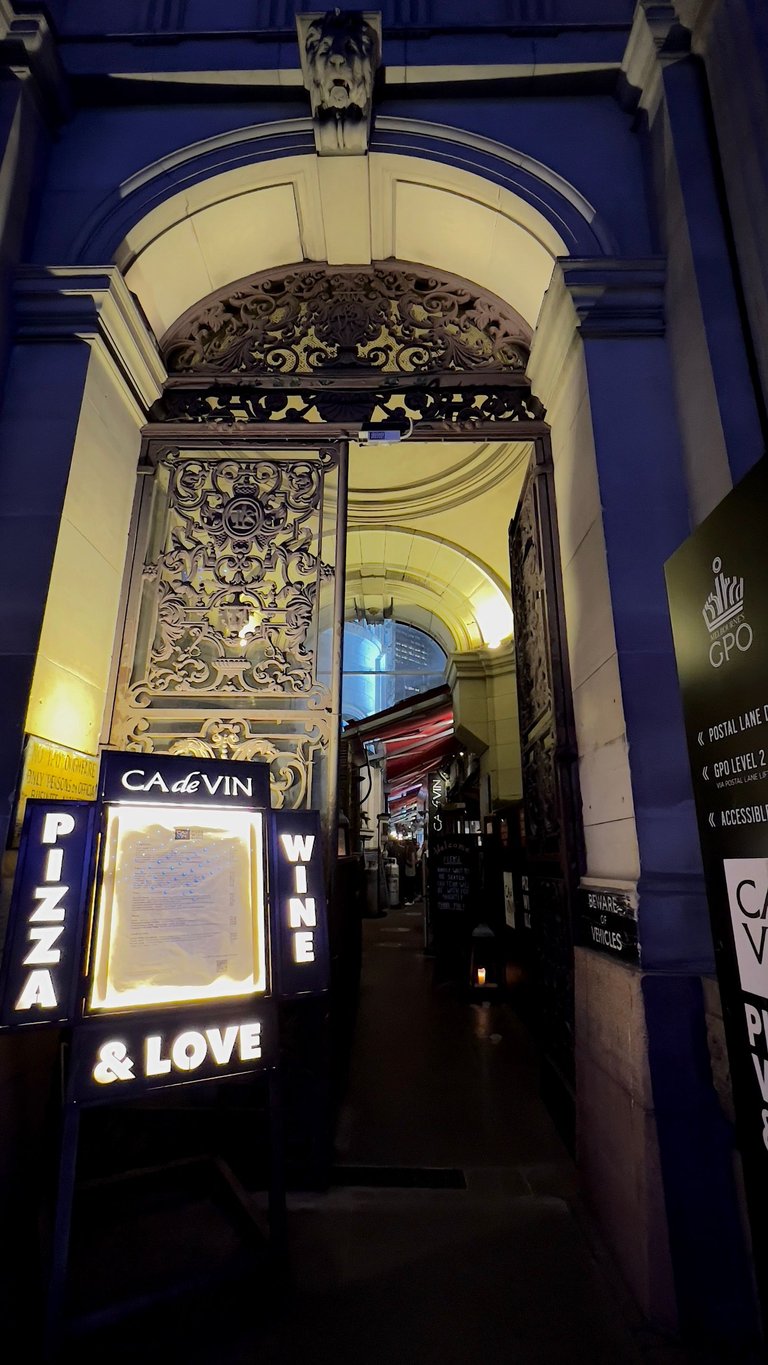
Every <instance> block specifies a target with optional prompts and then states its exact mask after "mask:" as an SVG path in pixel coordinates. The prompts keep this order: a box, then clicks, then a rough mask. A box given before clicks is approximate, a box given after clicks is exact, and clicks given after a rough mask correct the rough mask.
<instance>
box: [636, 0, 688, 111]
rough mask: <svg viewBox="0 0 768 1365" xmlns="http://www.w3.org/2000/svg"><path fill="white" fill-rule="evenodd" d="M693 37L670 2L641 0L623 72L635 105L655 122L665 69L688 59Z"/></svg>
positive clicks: (664, 0) (665, 0) (666, 0)
mask: <svg viewBox="0 0 768 1365" xmlns="http://www.w3.org/2000/svg"><path fill="white" fill-rule="evenodd" d="M690 50H691V34H690V31H689V30H688V29H687V28H686V27H685V25H684V23H682V22H681V19H680V15H679V13H678V8H677V7H676V6H675V5H674V4H671V3H669V0H639V3H638V6H637V9H636V10H635V18H634V22H633V24H632V30H631V32H630V35H629V41H628V42H627V47H626V51H625V53H624V59H623V61H622V64H621V69H622V72H623V74H624V78H625V80H626V83H627V86H628V87H629V89H630V91H632V92H634V101H633V102H634V103H636V104H639V105H640V107H641V108H642V109H645V110H646V111H647V113H648V116H649V118H651V119H653V117H654V115H655V113H656V110H657V109H658V106H659V102H660V100H661V96H662V77H663V74H664V67H665V66H666V65H668V64H669V63H670V62H677V61H680V59H681V58H683V57H687V56H688V54H689V53H690Z"/></svg>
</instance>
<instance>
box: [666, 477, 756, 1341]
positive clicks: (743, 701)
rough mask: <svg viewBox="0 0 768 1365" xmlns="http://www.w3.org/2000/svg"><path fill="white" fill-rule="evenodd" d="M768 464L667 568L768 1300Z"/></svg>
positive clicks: (728, 1032) (742, 485) (750, 1190)
mask: <svg viewBox="0 0 768 1365" xmlns="http://www.w3.org/2000/svg"><path fill="white" fill-rule="evenodd" d="M766 528H768V465H767V464H766V461H765V460H763V461H761V463H760V464H759V465H757V466H756V467H755V468H754V469H753V470H752V471H751V472H750V473H749V474H748V475H747V476H746V478H745V479H744V480H743V481H742V482H741V483H740V484H739V486H738V487H737V488H735V489H734V490H733V492H732V493H730V494H729V495H728V497H726V498H725V499H724V501H723V502H722V503H721V504H720V505H719V507H717V508H716V509H715V511H714V512H713V513H712V514H711V516H709V517H708V518H707V519H706V521H705V522H703V524H702V525H701V526H700V527H699V528H698V530H697V531H695V532H694V534H693V535H692V536H691V537H690V538H689V539H688V540H687V541H686V542H685V544H684V545H683V546H681V548H680V549H679V550H678V551H677V552H676V554H674V555H673V556H672V558H671V559H670V560H669V562H668V564H667V568H666V572H667V590H668V595H669V603H670V612H671V617H672V628H673V633H674V639H675V653H676V656H677V667H678V673H679V678H680V687H681V691H682V696H683V705H684V711H685V725H686V732H687V739H688V752H689V758H690V764H691V773H692V777H693V787H694V793H695V797H696V810H697V817H698V826H699V837H700V840H701V848H702V855H703V862H704V872H705V877H706V884H707V896H708V900H709V907H710V916H711V921H712V930H713V937H714V942H715V953H716V958H717V970H718V978H719V982H720V989H721V993H722V998H723V1013H724V1019H725V1027H726V1036H727V1041H728V1051H729V1057H730V1062H731V1072H732V1077H733V1086H734V1099H735V1106H736V1117H737V1125H738V1129H739V1132H740V1143H741V1147H742V1151H743V1156H744V1167H745V1176H746V1184H747V1198H748V1203H749V1206H750V1218H751V1223H752V1236H753V1248H754V1253H755V1261H756V1265H757V1270H758V1279H759V1281H760V1282H761V1297H762V1300H763V1311H764V1314H765V1313H766V1307H768V1229H767V1228H766V1222H765V1208H766V1196H768V533H767V530H766Z"/></svg>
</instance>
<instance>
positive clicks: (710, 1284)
mask: <svg viewBox="0 0 768 1365" xmlns="http://www.w3.org/2000/svg"><path fill="white" fill-rule="evenodd" d="M664 295H665V275H664V269H663V262H662V261H661V260H650V261H610V260H603V261H575V260H566V261H563V262H562V263H561V266H560V267H558V269H557V270H556V273H555V277H554V279H553V283H552V285H551V287H550V289H549V291H548V293H547V296H546V298H545V301H544V305H543V309H542V314H541V317H540V320H539V327H538V332H537V337H536V341H535V344H534V348H533V352H532V356H531V366H530V373H531V379H532V384H533V388H534V390H535V392H536V393H537V394H538V395H539V396H540V397H541V398H542V400H543V401H544V402H545V404H546V405H547V408H548V410H549V417H550V420H551V422H552V453H553V461H554V477H555V491H556V497H557V510H558V520H559V528H560V540H561V558H562V570H563V592H564V601H565V611H566V629H567V633H568V647H569V655H570V663H571V675H572V682H573V693H574V712H575V721H576V731H577V740H578V747H579V769H580V780H581V791H582V802H583V811H584V832H585V845H586V859H587V867H586V874H585V878H584V881H585V884H586V885H588V886H593V887H603V888H607V887H609V886H611V887H614V888H615V889H619V890H624V891H627V892H629V894H630V895H631V896H632V897H633V898H634V899H635V903H636V904H637V907H638V929H639V942H640V966H639V967H632V966H628V965H625V964H624V963H623V962H621V961H619V960H617V959H615V958H611V957H610V956H608V955H605V954H603V953H600V952H598V951H595V950H594V949H590V948H586V947H578V948H577V949H576V962H575V972H576V1064H577V1126H578V1135H577V1140H578V1152H579V1159H580V1162H581V1166H582V1170H583V1172H584V1176H585V1179H586V1183H587V1187H588V1189H589V1192H590V1195H591V1198H592V1201H593V1203H594V1205H595V1207H596V1208H597V1210H598V1213H599V1215H600V1218H601V1221H602V1224H603V1227H604V1230H605V1232H606V1234H607V1236H608V1239H609V1241H610V1243H611V1245H612V1247H613V1250H614V1252H615V1254H616V1256H617V1258H618V1261H619V1264H620V1265H621V1268H622V1270H623V1273H624V1275H625V1277H626V1279H627V1281H628V1283H629V1284H630V1287H631V1288H632V1290H633V1292H634V1293H635V1295H636V1297H637V1299H638V1301H639V1302H640V1304H641V1306H642V1307H643V1309H644V1311H645V1312H647V1313H648V1314H649V1315H650V1316H651V1317H652V1318H653V1319H655V1320H656V1321H659V1322H661V1323H663V1324H665V1325H667V1326H672V1325H673V1324H674V1323H675V1321H676V1317H677V1314H678V1312H679V1316H680V1319H681V1321H682V1322H683V1324H684V1325H685V1326H686V1327H687V1328H691V1329H693V1330H696V1331H697V1332H703V1333H705V1334H707V1333H708V1334H709V1335H710V1337H713V1338H715V1339H717V1340H722V1339H726V1340H731V1339H733V1340H736V1339H738V1335H739V1332H740V1331H741V1330H743V1324H744V1323H747V1322H748V1320H749V1314H750V1293H749V1288H748V1286H749V1274H748V1269H747V1262H746V1256H745V1251H744V1244H743V1238H742V1231H741V1227H740V1223H739V1218H738V1213H737V1208H736V1198H735V1191H734V1182H733V1176H732V1167H731V1153H730V1150H729V1144H730V1134H729V1132H728V1129H727V1125H726V1122H725V1119H724V1117H723V1114H722V1112H721V1110H720V1108H719V1106H718V1102H717V1097H716V1095H715V1091H714V1087H713V1084H712V1076H711V1069H710V1062H709V1055H708V1051H707V1038H706V1027H705V1012H704V1002H703V991H702V981H701V977H702V974H703V973H707V972H710V971H711V970H712V950H711V940H710V933H709V924H708V916H707V908H706V901H705V897H704V886H703V879H702V875H701V870H700V858H699V847H698V838H697V832H696V825H695V819H694V809H693V798H692V793H691V789H690V780H689V773H688V763H687V755H686V751H685V744H684V736H683V727H682V713H681V706H680V699H679V692H678V686H677V676H676V671H675V664H674V656H673V650H672V640H671V633H670V627H669V619H668V613H667V604H666V596H665V588H664V577H663V565H664V561H665V560H666V559H667V558H668V556H669V555H670V554H671V553H672V552H673V550H674V549H676V547H677V546H678V545H679V544H680V542H681V541H682V540H683V539H684V538H685V537H686V535H687V534H688V530H689V515H688V496H687V487H686V478H685V470H684V461H683V453H682V449H681V439H680V433H679V428H678V422H677V413H676V404H675V393H674V390H673V383H672V375H671V366H670V359H669V349H668V346H667V341H666V338H665V319H664ZM702 1191H706V1196H705V1197H702ZM739 1315H742V1317H741V1322H742V1327H739ZM729 1333H730V1334H731V1336H730V1337H729ZM734 1333H735V1335H733V1334H734Z"/></svg>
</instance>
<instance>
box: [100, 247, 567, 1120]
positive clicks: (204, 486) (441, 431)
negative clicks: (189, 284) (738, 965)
mask: <svg viewBox="0 0 768 1365" xmlns="http://www.w3.org/2000/svg"><path fill="white" fill-rule="evenodd" d="M529 343H530V327H529V326H528V325H527V324H526V322H525V320H524V319H523V318H522V317H521V316H520V315H519V314H517V313H516V312H515V311H514V310H513V309H511V308H510V307H509V305H506V304H504V303H502V301H501V300H499V299H498V298H494V297H493V296H492V295H490V294H488V293H487V292H486V291H482V290H479V289H478V288H477V287H476V286H473V285H470V284H469V283H467V282H464V281H460V280H457V279H456V278H454V277H452V276H445V275H440V274H437V273H436V272H430V273H426V272H424V271H423V269H420V268H419V267H416V266H407V265H403V264H401V263H399V262H396V261H384V262H375V263H373V264H372V265H370V266H367V267H363V266H355V267H352V266H349V267H344V268H330V267H322V266H317V265H310V266H306V265H305V266H295V267H291V268H290V269H289V270H286V271H281V272H275V271H272V272H268V273H262V274H260V275H258V276H254V277H249V278H246V279H244V280H241V281H239V282H237V283H236V284H235V285H230V286H227V287H226V288H224V289H221V290H218V291H216V292H215V293H214V294H212V295H210V296H209V297H208V298H206V299H204V300H202V301H201V302H200V303H198V304H196V305H195V306H194V307H193V308H192V309H190V310H188V311H187V312H186V313H185V314H184V315H183V316H182V317H181V318H180V319H179V320H178V321H177V322H176V323H175V324H174V326H173V327H172V328H171V329H170V330H169V331H168V332H167V333H166V335H165V336H164V337H163V339H162V344H161V351H162V356H163V360H164V364H165V366H166V369H167V372H168V380H167V382H166V385H165V387H164V392H163V395H162V397H161V399H160V400H159V401H158V403H157V404H156V405H155V407H154V408H153V411H152V413H151V414H150V421H149V423H148V424H147V426H146V428H145V431H144V445H143V450H144V462H145V464H146V466H147V470H148V472H147V474H145V475H144V476H143V478H142V483H143V488H142V493H141V501H140V506H139V510H138V515H137V521H136V528H137V529H136V541H135V549H134V552H133V572H132V582H131V586H130V589H129V592H128V595H127V611H126V619H125V627H124V638H123V648H122V657H121V663H120V668H119V673H118V682H117V690H116V699H115V707H114V713H113V718H112V722H111V727H110V731H109V739H110V742H111V743H113V744H116V745H117V746H118V747H120V748H124V747H131V748H132V747H136V748H139V749H142V750H144V751H152V752H170V753H176V754H190V755H198V756H201V757H202V756H207V757H232V758H238V759H243V760H249V759H264V760H266V761H267V762H269V764H270V769H271V775H272V789H273V800H274V801H275V802H276V803H277V804H280V805H283V804H284V805H286V806H289V807H299V806H302V805H312V806H315V807H320V809H321V810H322V811H323V813H324V819H325V825H326V830H327V833H328V838H329V847H330V846H333V843H334V829H335V818H336V813H337V812H336V783H337V769H338V740H339V730H340V724H341V642H342V630H343V620H344V616H345V614H347V613H345V596H346V598H347V600H349V599H352V600H354V601H355V603H356V604H357V603H358V599H359V600H360V601H361V602H362V603H363V607H364V606H365V602H366V600H367V601H368V602H369V603H370V601H371V595H373V597H375V598H377V597H378V595H379V590H381V589H383V590H384V592H386V591H387V589H389V590H390V592H391V594H392V602H393V610H394V614H395V616H396V617H397V618H398V619H407V616H410V618H411V620H412V621H413V619H414V617H416V618H417V620H421V621H422V622H423V619H424V617H425V616H428V617H429V618H434V619H435V620H437V621H439V622H440V623H441V628H442V631H443V632H444V633H445V634H446V635H447V636H448V637H449V638H451V637H452V641H453V649H452V653H453V656H454V665H453V668H454V673H455V681H454V694H455V705H456V706H457V707H458V706H459V704H460V702H461V714H460V715H459V716H458V720H459V723H460V725H461V726H462V727H463V731H464V733H465V734H466V735H467V736H468V737H469V740H470V743H471V742H472V735H473V734H475V735H476V736H477V735H478V731H479V739H478V743H479V744H480V745H481V746H482V747H483V748H486V749H488V748H491V747H492V751H493V764H492V766H491V767H490V769H489V771H488V777H487V781H488V798H487V801H486V806H487V808H490V806H491V805H492V804H493V802H494V801H497V800H498V799H499V797H500V796H502V797H503V796H504V795H506V796H507V799H509V796H510V795H512V796H520V795H521V794H523V792H524V795H525V802H526V809H527V812H528V827H529V839H528V847H529V858H530V866H529V870H528V881H529V892H528V907H527V916H528V924H529V925H530V926H531V932H532V935H533V937H534V939H535V947H534V949H533V956H534V957H535V960H536V963H537V977H538V981H539V989H538V990H537V992H536V998H537V1000H539V1001H540V1002H541V1008H540V1010H539V1011H538V1014H539V1018H540V1020H541V1023H542V1029H541V1036H542V1041H543V1045H544V1054H545V1057H546V1060H547V1067H548V1089H549V1091H550V1093H551V1095H552V1097H553V1099H554V1101H555V1103H556V1107H557V1109H558V1112H559V1113H560V1116H561V1118H562V1120H563V1123H564V1125H565V1127H566V1128H567V1129H568V1130H569V1131H570V1132H572V1128H573V1103H574V1101H573V1085H574V1072H573V1066H574V1063H573V986H572V981H573V968H572V949H573V924H574V896H575V888H576V884H577V880H578V876H579V874H580V872H581V870H582V859H581V847H582V840H581V833H580V808H579V801H578V780H577V776H576V771H575V744H574V739H573V724H572V705H571V699H570V685H569V677H568V666H567V650H566V648H565V637H564V619H563V608H562V595H561V589H560V576H559V552H558V546H557V530H556V518H555V515H554V490H553V486H552V480H551V458H550V453H549V435H548V428H547V425H546V423H545V420H544V411H543V407H542V404H541V403H540V402H539V400H538V399H537V398H536V396H535V395H534V394H533V393H532V392H531V388H530V383H529V381H528V378H527V374H526V365H527V361H528V355H529ZM377 430H381V431H382V432H383V431H386V430H389V431H390V432H391V433H399V434H401V435H402V437H404V438H406V439H404V440H403V441H402V444H392V445H390V443H389V442H384V443H382V445H381V446H377V445H375V444H371V445H369V446H368V447H367V448H366V447H365V446H362V447H361V446H360V444H359V441H360V439H361V438H360V433H361V432H363V433H366V432H370V433H371V434H372V435H373V436H375V435H376V434H377ZM447 443H449V444H447ZM453 443H460V449H459V460H458V462H457V461H456V460H454V459H452V458H451V455H450V449H451V446H452V445H453ZM350 444H352V447H353V460H354V462H355V470H354V476H353V504H352V506H353V514H354V520H353V521H352V522H351V525H352V526H354V528H355V529H354V543H353V545H352V547H351V548H352V553H351V554H350V553H349V552H348V548H347V530H348V525H347V522H348V517H347V508H348V492H349V490H348V463H349V448H350ZM478 447H479V453H478ZM390 451H396V452H397V455H398V457H399V460H400V461H401V462H403V461H405V462H406V463H407V465H408V466H409V473H408V480H407V482H405V483H404V484H403V483H400V482H398V481H397V479H396V480H395V482H394V487H393V481H392V478H391V469H390V465H391V464H393V463H394V460H393V456H392V455H391V454H390ZM510 452H512V454H510ZM527 464H530V473H529V474H528V475H526V473H525V469H526V465H527ZM372 465H373V466H375V468H374V472H373V473H371V472H368V474H367V476H366V474H365V467H366V466H367V467H368V470H369V471H370V469H371V466H372ZM150 471H151V472H150ZM377 471H380V472H377ZM398 477H401V476H398ZM354 478H356V479H357V480H358V483H359V484H360V485H361V486H359V487H357V488H355V485H354ZM366 485H367V487H366ZM521 489H522V504H521V512H520V514H519V516H518V515H517V503H518V497H519V495H520V492H521ZM387 493H389V497H387ZM382 494H384V496H383V497H381V495H382ZM486 494H490V497H491V498H492V499H493V500H494V501H495V503H496V506H495V508H494V510H493V514H491V511H490V508H489V506H488V497H486ZM478 500H479V501H480V504H481V505H482V507H483V508H484V511H483V512H482V513H481V514H480V515H481V516H484V518H485V519H486V520H485V523H484V524H483V523H482V522H481V524H480V525H479V526H478V525H474V526H473V524H472V521H473V518H472V513H471V511H470V507H471V506H472V505H473V504H475V503H476V502H477V501H478ZM387 501H389V506H388V507H387ZM398 501H399V503H400V511H404V512H405V516H404V518H403V520H404V523H405V524H404V525H398V521H397V520H394V519H393V518H392V514H393V512H396V510H397V507H398ZM408 502H410V507H408V508H405V507H404V506H403V504H404V503H408ZM457 502H458V503H460V504H461V507H462V512H461V515H462V516H463V518H464V527H463V529H459V530H458V531H457V532H454V534H455V536H456V539H455V540H454V541H453V542H452V541H451V540H450V539H449V538H448V536H447V535H444V536H442V537H440V538H439V539H438V537H437V536H436V535H435V531H436V530H440V529H441V528H443V526H444V525H445V529H446V530H450V527H451V526H452V525H455V522H451V521H449V520H447V521H446V522H445V523H444V522H443V521H442V520H441V517H444V516H445V515H446V513H447V510H448V509H449V508H450V507H451V505H454V506H455V505H456V504H457ZM367 517H369V518H371V520H370V521H369V520H367V519H366V518H367ZM512 517H515V518H516V520H515V530H514V534H513V536H512V540H511V549H512V554H511V569H512V580H511V586H512V597H513V600H514V605H515V610H516V612H517V613H518V614H519V617H520V624H521V629H519V630H518V633H517V635H518V638H517V656H518V689H519V690H520V693H521V697H520V718H521V726H522V730H521V737H519V736H518V733H517V729H516V726H515V720H514V715H515V710H516V708H514V707H513V706H511V699H508V700H507V710H506V714H505V712H504V710H503V708H502V706H501V702H500V700H499V699H497V700H496V702H495V715H494V724H493V728H492V734H489V733H487V731H488V730H489V729H490V727H488V726H486V730H484V729H483V723H482V721H481V720H480V719H479V717H478V707H486V709H487V703H486V691H487V686H486V682H485V679H484V678H483V677H482V675H481V674H480V675H478V673H477V668H478V667H480V666H481V664H482V659H483V657H484V656H485V655H487V654H488V650H489V648H490V649H493V648H496V647H498V646H499V645H500V644H501V642H502V641H504V639H505V638H506V640H507V653H508V654H509V653H511V645H510V644H509V639H510V637H511V635H512V629H513V616H512V613H511V612H510V597H509V587H508V586H507V585H505V582H504V579H506V580H507V584H509V581H510V580H509V563H510V561H507V562H506V563H505V565H504V572H503V577H502V576H501V575H500V574H499V573H498V571H494V569H492V568H491V567H489V566H488V564H487V558H488V556H489V551H488V550H487V549H486V545H487V543H488V541H489V540H492V539H493V537H494V535H496V534H497V532H498V530H499V528H501V529H502V530H503V529H505V528H506V526H507V524H508V523H509V521H510V519H511V518H512ZM424 518H427V519H428V524H429V526H430V528H432V529H431V530H430V531H429V532H427V533H426V534H425V533H423V532H421V531H420V530H419V524H420V521H421V520H422V519H424ZM377 522H378V525H382V524H383V525H384V526H385V527H386V529H385V530H384V531H377V529H376V528H377ZM376 536H378V537H379V538H380V548H379V549H378V550H377V549H375V548H373V547H374V541H375V537H376ZM436 540H438V545H437V546H436V547H435V549H434V554H433V558H432V562H431V563H430V562H429V561H428V560H421V561H420V559H419V555H418V550H419V548H422V547H423V546H424V545H425V544H426V545H430V544H432V545H434V542H435V541H436ZM439 557H442V560H443V562H444V563H445V564H446V568H445V570H444V572H443V580H444V581H441V575H440V572H439V570H438V569H437V567H436V566H437V564H438V560H439ZM504 558H505V560H506V548H505V550H504ZM377 560H378V562H377ZM345 571H346V573H347V574H348V576H349V585H348V590H347V592H346V594H345V585H344V579H345ZM465 659H466V660H467V661H468V662H467V663H465ZM470 665H471V666H474V676H473V675H472V669H471V667H470ZM468 670H469V671H468ZM513 678H514V671H513V670H512V669H511V667H510V670H509V672H508V681H509V683H510V684H512V685H513ZM498 690H499V693H500V692H501V689H498ZM470 692H473V695H472V698H471V701H470V697H469V694H470ZM502 750H504V751H505V752H506V753H507V755H509V753H510V752H512V754H513V757H512V761H511V762H508V763H507V768H508V769H513V770H517V771H521V775H522V788H523V791H522V792H521V790H520V788H516V789H512V790H510V789H509V788H507V790H506V792H504V791H502V790H501V789H500V787H499V782H500V780H501V775H500V771H499V764H498V754H500V753H501V751H502ZM518 755H519V756H518ZM493 765H495V766H493ZM506 780H507V781H508V780H509V779H506ZM494 782H495V783H496V792H495V793H494V791H493V785H494Z"/></svg>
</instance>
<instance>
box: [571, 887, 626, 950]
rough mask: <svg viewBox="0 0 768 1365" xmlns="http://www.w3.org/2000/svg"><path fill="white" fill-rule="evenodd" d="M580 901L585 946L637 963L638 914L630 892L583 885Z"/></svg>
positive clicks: (582, 936)
mask: <svg viewBox="0 0 768 1365" xmlns="http://www.w3.org/2000/svg"><path fill="white" fill-rule="evenodd" d="M577 899H578V909H579V926H580V930H581V942H582V944H583V945H584V947H586V948H595V949H596V950H597V952H599V953H605V954H607V956H608V957H620V958H621V959H622V960H623V961H624V962H634V963H638V962H639V961H640V949H639V946H638V938H637V915H636V913H635V910H634V908H633V905H632V898H631V897H630V896H629V895H628V894H627V892H626V891H611V890H609V889H605V888H603V887H600V888H595V889H592V888H589V887H584V886H582V887H579V890H578V893H577Z"/></svg>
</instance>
